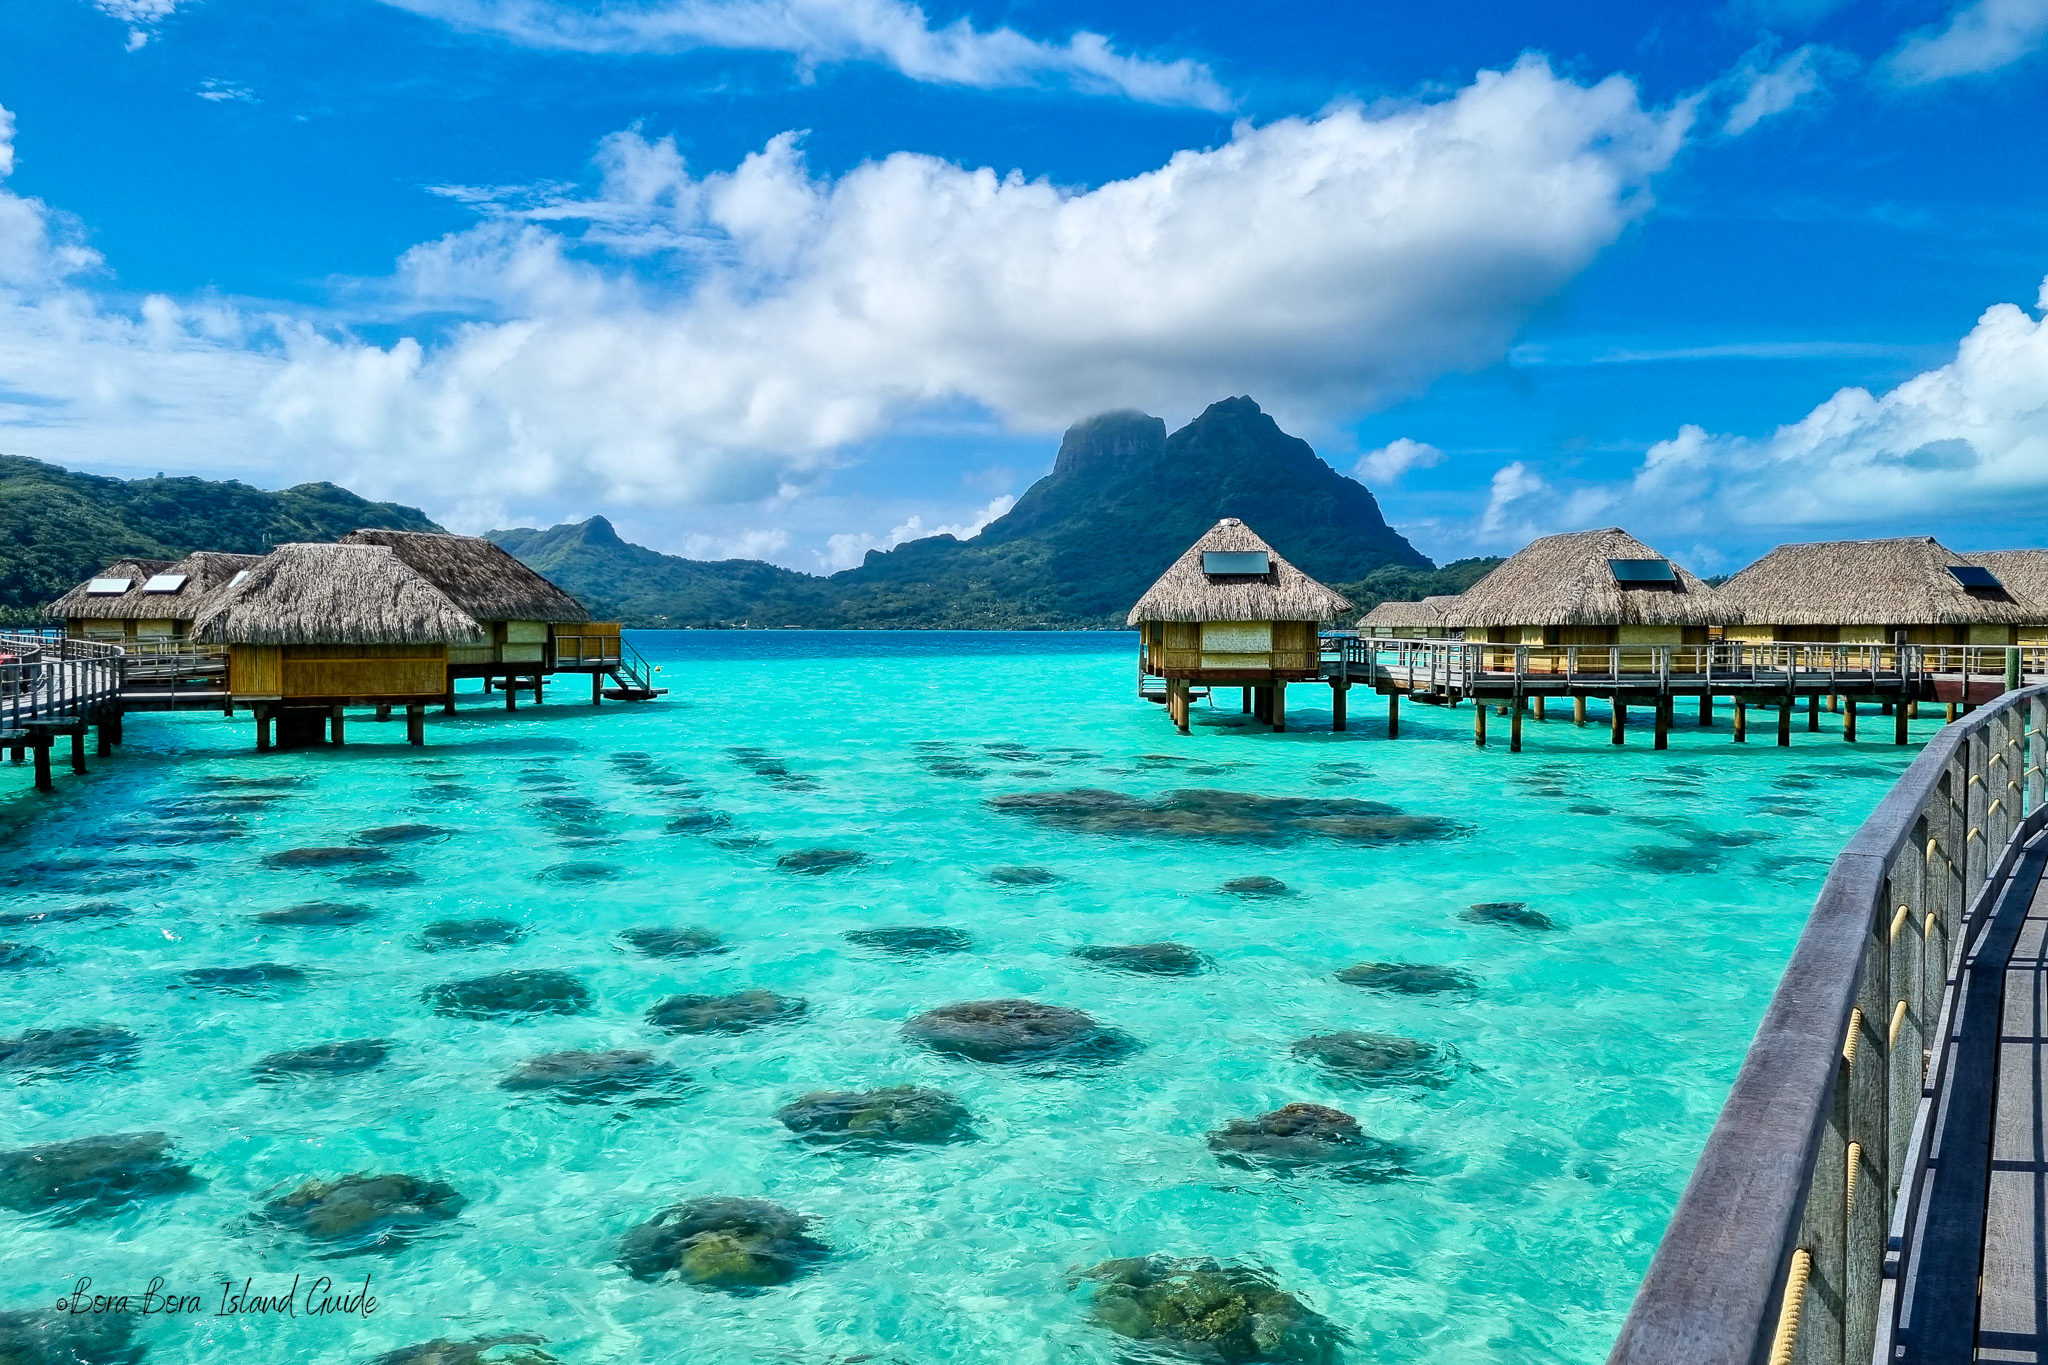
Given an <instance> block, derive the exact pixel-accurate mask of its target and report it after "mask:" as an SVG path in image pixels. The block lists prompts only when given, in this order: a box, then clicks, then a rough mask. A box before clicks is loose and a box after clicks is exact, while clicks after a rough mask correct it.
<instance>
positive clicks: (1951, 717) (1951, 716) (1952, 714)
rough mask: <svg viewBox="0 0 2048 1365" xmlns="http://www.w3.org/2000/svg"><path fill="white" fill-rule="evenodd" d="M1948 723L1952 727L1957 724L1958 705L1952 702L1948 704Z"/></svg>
mask: <svg viewBox="0 0 2048 1365" xmlns="http://www.w3.org/2000/svg"><path fill="white" fill-rule="evenodd" d="M1947 723H1948V724H1950V725H1954V724H1955V723H1956V704H1955V703H1954V702H1950V703H1949V704H1948V719H1947Z"/></svg>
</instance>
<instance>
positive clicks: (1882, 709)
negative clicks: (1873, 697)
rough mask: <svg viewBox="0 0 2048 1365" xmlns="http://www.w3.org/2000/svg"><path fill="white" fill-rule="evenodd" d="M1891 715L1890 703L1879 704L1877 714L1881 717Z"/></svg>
mask: <svg viewBox="0 0 2048 1365" xmlns="http://www.w3.org/2000/svg"><path fill="white" fill-rule="evenodd" d="M1891 713H1892V704H1891V703H1890V702H1889V701H1881V702H1879V703H1878V704H1877V714H1879V715H1880V716H1888V715H1890V714H1891Z"/></svg>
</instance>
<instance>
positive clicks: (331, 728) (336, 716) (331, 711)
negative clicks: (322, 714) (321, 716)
mask: <svg viewBox="0 0 2048 1365" xmlns="http://www.w3.org/2000/svg"><path fill="white" fill-rule="evenodd" d="M327 725H328V735H329V738H328V741H327V742H328V743H329V744H332V745H333V746H334V747H335V748H337V749H339V748H340V747H341V746H342V745H343V744H345V743H347V742H348V741H347V737H346V732H345V731H344V730H343V729H342V716H341V708H340V707H339V706H332V707H329V708H328V710H327Z"/></svg>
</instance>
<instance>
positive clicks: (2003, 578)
mask: <svg viewBox="0 0 2048 1365" xmlns="http://www.w3.org/2000/svg"><path fill="white" fill-rule="evenodd" d="M1963 558H1965V559H1967V560H1969V561H1970V562H1971V563H1972V564H1976V565H1979V566H1981V567H1983V568H1986V569H1989V570H1991V574H1992V576H1993V577H1994V578H1996V579H1997V580H1998V581H1999V582H2000V583H2003V584H2004V585H2005V590H2006V592H2008V593H2009V594H2011V595H2012V598H2013V600H2014V601H2015V602H2017V603H2019V604H2020V606H2021V607H2023V608H2025V609H2026V611H2027V613H2028V615H2027V620H2026V624H2027V625H2030V626H2044V625H2048V550H1985V551H1983V552H1981V553H1979V554H1973V555H1964V556H1963Z"/></svg>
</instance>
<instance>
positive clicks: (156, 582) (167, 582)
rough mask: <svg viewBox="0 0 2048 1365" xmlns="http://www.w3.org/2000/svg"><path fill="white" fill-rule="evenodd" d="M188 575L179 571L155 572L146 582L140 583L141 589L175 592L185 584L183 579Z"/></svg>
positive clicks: (145, 590)
mask: <svg viewBox="0 0 2048 1365" xmlns="http://www.w3.org/2000/svg"><path fill="white" fill-rule="evenodd" d="M189 576H190V575H188V574H181V573H160V574H156V575H155V576H153V577H152V578H151V579H150V580H149V581H148V582H147V583H144V584H143V585H142V590H143V591H144V592H176V591H177V590H178V589H180V588H182V587H184V586H185V580H186V579H187V578H188V577H189Z"/></svg>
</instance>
